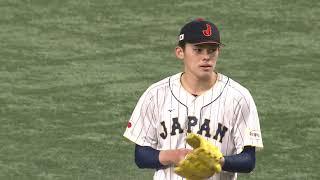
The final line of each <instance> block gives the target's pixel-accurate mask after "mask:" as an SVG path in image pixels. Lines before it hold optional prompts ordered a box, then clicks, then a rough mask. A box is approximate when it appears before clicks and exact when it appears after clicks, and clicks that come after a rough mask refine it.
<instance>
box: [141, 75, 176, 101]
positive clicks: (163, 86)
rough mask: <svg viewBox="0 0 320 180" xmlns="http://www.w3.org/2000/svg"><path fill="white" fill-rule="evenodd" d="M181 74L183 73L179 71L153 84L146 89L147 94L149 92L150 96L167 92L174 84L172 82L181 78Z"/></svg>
mask: <svg viewBox="0 0 320 180" xmlns="http://www.w3.org/2000/svg"><path fill="white" fill-rule="evenodd" d="M180 75H181V73H177V74H175V75H172V76H168V77H166V78H164V79H162V80H160V81H158V82H155V83H153V84H151V85H150V86H149V87H148V89H147V90H146V91H145V94H148V96H154V95H156V94H159V93H160V94H162V93H165V92H166V91H168V90H169V89H170V86H172V84H175V83H176V82H177V80H179V79H180Z"/></svg>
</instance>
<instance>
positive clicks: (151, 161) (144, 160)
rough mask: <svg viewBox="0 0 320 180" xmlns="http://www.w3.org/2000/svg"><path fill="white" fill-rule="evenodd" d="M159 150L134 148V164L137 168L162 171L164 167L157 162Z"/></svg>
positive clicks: (147, 147) (137, 146) (144, 147)
mask: <svg viewBox="0 0 320 180" xmlns="http://www.w3.org/2000/svg"><path fill="white" fill-rule="evenodd" d="M159 153H160V151H159V150H156V149H153V148H152V147H149V146H139V145H137V144H136V147H135V163H136V164H137V166H138V167H139V168H151V169H162V168H165V167H166V166H164V165H162V164H161V163H160V161H159Z"/></svg>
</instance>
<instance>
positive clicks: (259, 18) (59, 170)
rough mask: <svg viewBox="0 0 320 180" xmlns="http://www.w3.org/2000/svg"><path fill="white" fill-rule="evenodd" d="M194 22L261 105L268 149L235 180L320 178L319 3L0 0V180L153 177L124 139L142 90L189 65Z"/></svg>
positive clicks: (224, 67)
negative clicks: (210, 27) (214, 33)
mask: <svg viewBox="0 0 320 180" xmlns="http://www.w3.org/2000/svg"><path fill="white" fill-rule="evenodd" d="M196 17H204V18H207V19H210V20H212V21H213V22H215V24H217V25H218V27H219V28H220V31H221V36H222V41H223V42H224V43H225V44H226V47H225V48H224V49H223V51H222V54H221V56H220V59H219V62H218V70H219V71H220V72H222V73H223V74H226V75H228V76H230V77H232V78H233V79H235V80H237V81H239V82H240V83H241V84H243V85H245V86H246V87H247V88H248V89H250V91H251V93H252V95H253V97H254V99H255V101H256V104H257V107H258V111H259V115H260V119H261V120H260V121H261V127H262V133H263V142H264V146H265V148H264V150H263V151H261V152H259V153H258V155H257V165H256V169H255V171H254V172H253V173H251V174H241V175H240V177H239V179H240V180H244V179H257V180H270V179H273V180H277V179H280V180H284V179H290V180H296V179H297V180H301V179H303V180H304V179H308V180H309V179H312V180H313V179H315V180H317V179H320V172H319V169H320V164H319V160H320V154H319V152H320V143H319V142H320V135H319V134H320V112H319V107H320V90H319V89H320V84H319V81H320V77H319V72H320V63H319V58H320V43H319V42H320V30H319V29H320V1H318V0H259V1H254V0H247V1H245V0H225V1H218V0H203V1H191V0H175V1H173V0H171V1H169V0H167V1H164V0H163V1H161V0H140V1H138V0H130V1H129V0H127V1H125V0H68V1H63V0H52V1H48V0H0V63H1V65H0V113H1V114H0V179H1V180H2V179H3V180H20V179H21V180H89V179H90V180H109V179H119V180H125V179H151V178H152V174H153V173H152V171H151V170H140V169H138V168H137V167H136V166H135V164H134V161H133V147H134V146H133V144H132V143H130V142H128V141H126V140H125V139H124V138H123V137H122V134H123V132H124V130H125V127H126V122H127V120H128V118H129V117H130V114H131V111H132V110H133V108H134V106H135V103H136V101H137V100H138V98H139V96H140V95H141V94H142V92H143V91H144V90H145V89H146V88H147V87H148V86H149V85H150V84H151V83H154V82H156V81H158V80H160V79H162V78H164V77H166V76H169V75H171V74H174V73H176V72H178V71H180V70H181V63H179V61H177V60H176V59H175V57H174V54H173V49H174V47H175V44H176V39H177V34H178V31H179V28H180V27H181V26H182V25H183V24H184V23H186V22H187V21H189V20H191V19H193V18H196Z"/></svg>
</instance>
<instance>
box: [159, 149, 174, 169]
mask: <svg viewBox="0 0 320 180" xmlns="http://www.w3.org/2000/svg"><path fill="white" fill-rule="evenodd" d="M173 153H174V152H173V151H172V150H162V151H160V153H159V162H160V163H161V164H163V165H165V166H167V165H171V164H173V161H172V159H173V157H174V155H173Z"/></svg>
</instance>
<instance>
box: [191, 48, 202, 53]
mask: <svg viewBox="0 0 320 180" xmlns="http://www.w3.org/2000/svg"><path fill="white" fill-rule="evenodd" d="M193 50H194V51H195V52H196V53H201V52H202V49H200V48H194V49H193Z"/></svg>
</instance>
